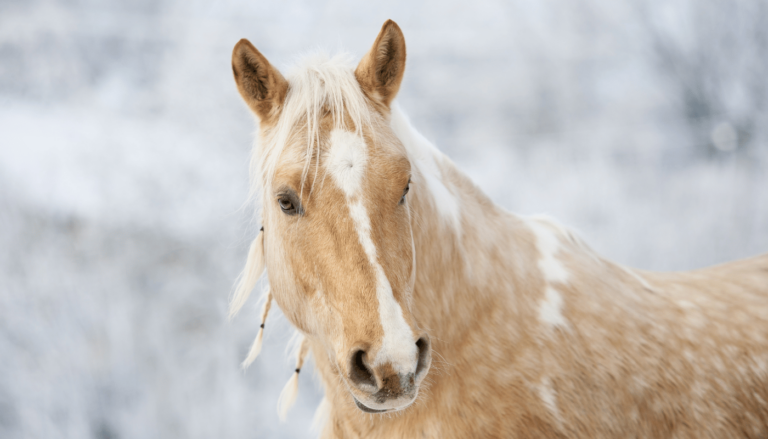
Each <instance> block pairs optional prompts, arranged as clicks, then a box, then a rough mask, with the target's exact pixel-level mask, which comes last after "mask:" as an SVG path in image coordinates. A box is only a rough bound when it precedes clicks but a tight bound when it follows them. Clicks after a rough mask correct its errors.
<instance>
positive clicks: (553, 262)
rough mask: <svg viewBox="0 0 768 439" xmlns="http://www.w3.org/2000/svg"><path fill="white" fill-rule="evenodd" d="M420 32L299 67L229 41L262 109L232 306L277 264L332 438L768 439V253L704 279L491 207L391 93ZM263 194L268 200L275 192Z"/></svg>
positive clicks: (275, 293) (278, 289) (284, 403)
mask: <svg viewBox="0 0 768 439" xmlns="http://www.w3.org/2000/svg"><path fill="white" fill-rule="evenodd" d="M405 60H406V48H405V37H404V35H403V33H402V31H401V29H400V27H399V26H398V25H397V24H396V23H394V22H393V21H391V20H390V21H387V22H386V23H384V25H383V26H382V28H381V31H380V32H379V34H378V36H377V37H376V39H375V41H374V43H373V46H372V47H371V49H370V51H368V52H367V54H366V55H364V56H363V58H362V59H361V60H360V61H359V63H357V65H355V64H354V63H353V62H352V61H351V60H350V58H349V57H348V56H343V55H340V56H335V57H328V56H314V57H309V58H307V59H305V60H304V61H302V62H300V63H299V64H298V65H297V66H296V67H294V68H293V70H292V71H291V72H290V74H289V75H288V79H286V78H285V77H284V76H283V75H282V74H281V73H280V72H279V71H278V70H277V69H276V68H275V67H273V66H272V64H270V63H269V61H268V60H267V59H266V57H264V55H262V53H261V52H259V51H258V50H257V49H256V48H255V47H254V46H253V45H252V44H251V43H250V42H249V41H248V40H245V39H243V40H240V41H239V42H238V43H237V45H236V46H235V47H234V50H233V53H232V69H233V73H234V79H235V83H236V85H237V89H238V91H239V93H240V95H241V96H242V98H243V100H244V101H245V103H246V105H247V107H248V108H249V109H250V110H251V111H252V113H253V114H254V115H255V118H256V121H257V122H258V126H259V129H258V134H257V142H256V144H255V146H254V150H253V154H252V159H251V173H252V174H251V175H252V186H253V193H254V194H256V196H257V197H261V198H260V199H261V208H260V210H257V218H260V220H261V224H262V229H261V231H260V232H259V233H258V235H257V237H256V239H255V240H254V241H253V243H252V245H251V247H250V250H249V253H248V258H247V261H246V266H245V269H244V271H243V274H242V275H241V277H240V281H239V283H238V284H237V287H236V289H235V292H234V295H233V299H232V302H231V308H230V310H231V313H230V314H231V315H234V314H235V313H237V311H238V310H239V309H240V308H241V307H242V306H243V304H244V303H245V302H246V299H247V298H248V295H249V294H250V292H251V290H252V289H254V286H255V284H256V283H257V280H258V279H259V277H260V276H261V275H262V273H263V272H264V271H266V272H267V273H268V278H269V290H268V292H267V293H266V296H267V299H266V302H265V305H264V309H263V312H262V323H261V329H260V330H259V334H258V336H257V338H256V341H255V342H254V343H253V346H252V347H251V350H250V352H249V354H248V357H247V359H246V360H245V362H244V366H247V365H248V364H250V363H251V362H252V361H253V360H254V359H255V358H256V356H257V355H258V353H259V351H260V349H261V341H262V337H263V331H264V324H265V321H266V318H267V313H268V311H269V307H270V306H271V303H272V302H273V301H274V302H275V303H276V304H277V305H278V306H279V307H280V309H281V310H282V312H283V313H284V314H285V317H286V318H287V320H288V321H289V322H290V323H291V324H292V325H293V326H295V328H296V329H297V331H298V333H299V334H300V336H301V341H300V342H299V348H298V359H297V365H296V370H295V372H294V374H293V376H292V377H291V380H290V381H289V383H288V384H287V385H286V388H285V389H284V390H283V393H282V394H281V395H280V400H279V404H280V410H281V413H282V414H283V415H284V414H285V411H286V410H287V408H288V407H289V406H290V404H291V403H292V401H293V399H294V398H295V394H296V386H297V380H298V376H299V372H300V371H301V367H302V365H303V363H304V359H305V358H306V357H307V356H308V355H310V354H311V355H312V356H313V358H314V362H315V367H316V369H317V372H318V374H319V376H320V377H321V380H322V383H323V386H324V391H325V397H324V399H323V402H322V403H321V408H320V409H318V416H319V419H320V422H321V436H322V437H323V438H388V437H398V438H409V437H414V438H415V437H418V438H467V437H473V438H497V437H505V438H514V437H520V438H536V437H547V438H615V437H636V438H704V437H708V438H727V437H748V438H766V437H768V254H766V255H762V256H758V257H753V258H751V259H745V260H740V261H736V262H730V263H727V264H723V265H719V266H715V267H711V268H706V269H700V270H695V271H689V272H670V273H659V272H650V271H643V270H639V269H633V268H629V267H626V266H623V265H620V264H617V263H614V262H611V261H609V260H607V259H606V258H603V257H601V256H600V255H598V254H597V253H596V252H595V251H593V250H592V249H591V248H590V247H589V246H588V245H587V244H586V243H585V242H584V240H582V239H581V238H580V237H579V236H578V235H577V234H575V233H573V232H572V231H570V230H569V229H567V228H566V227H564V226H562V225H560V224H559V223H557V222H556V221H554V220H552V219H550V218H548V217H541V216H520V215H514V214H512V213H509V212H507V211H505V210H504V209H502V208H501V207H499V206H497V205H496V204H494V202H493V200H492V199H490V198H489V197H488V196H486V195H485V194H484V193H483V192H482V191H481V190H480V189H478V187H477V186H475V185H474V184H473V183H472V181H470V180H469V179H468V178H467V177H466V176H465V175H464V174H463V173H462V172H461V171H460V170H459V169H458V168H457V167H456V166H455V165H454V164H453V163H452V162H451V161H450V160H449V159H448V158H447V157H446V156H445V155H443V154H442V153H441V152H439V151H438V149H436V148H435V147H434V146H433V145H432V144H431V143H430V142H429V141H427V140H426V139H425V138H424V137H423V136H422V135H420V134H419V133H418V132H417V131H416V130H415V129H414V128H413V127H412V126H411V124H410V122H409V121H408V119H407V117H406V116H405V114H404V113H403V112H402V110H401V109H400V108H399V107H398V105H397V104H396V103H395V102H394V99H395V97H396V95H397V93H398V90H399V88H400V84H401V81H402V79H403V75H404V68H405ZM256 204H257V205H258V203H256Z"/></svg>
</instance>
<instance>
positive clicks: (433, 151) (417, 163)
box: [391, 105, 461, 233]
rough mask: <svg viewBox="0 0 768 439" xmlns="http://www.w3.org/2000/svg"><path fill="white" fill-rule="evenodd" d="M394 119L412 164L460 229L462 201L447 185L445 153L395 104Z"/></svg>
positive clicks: (394, 127)
mask: <svg viewBox="0 0 768 439" xmlns="http://www.w3.org/2000/svg"><path fill="white" fill-rule="evenodd" d="M391 120H392V121H391V127H392V131H394V132H395V135H396V136H397V138H398V139H400V142H402V144H403V146H405V150H406V152H407V153H408V159H409V160H410V161H411V164H412V165H413V166H414V167H415V168H416V169H418V171H419V174H420V175H422V176H423V177H424V180H425V181H426V183H427V189H428V190H429V193H430V194H431V195H432V199H433V201H434V203H435V206H436V207H437V210H438V212H439V213H440V216H441V217H442V218H445V219H446V220H448V221H449V222H450V224H451V225H452V226H453V228H454V230H455V231H456V232H457V233H459V232H461V210H460V209H459V201H458V200H457V199H456V196H454V195H453V193H452V192H451V190H450V188H449V187H448V185H446V183H445V181H444V179H443V173H442V171H441V170H440V166H439V162H440V160H442V159H443V154H442V153H441V152H440V151H439V150H438V149H437V148H435V146H434V145H432V144H431V143H430V142H429V141H428V140H427V139H425V138H424V136H422V135H421V134H420V133H419V132H418V131H416V130H415V129H414V128H413V127H412V126H411V124H410V123H409V122H408V119H407V118H406V117H405V114H403V112H402V111H400V108H399V107H397V106H396V105H395V106H393V107H392V119H391Z"/></svg>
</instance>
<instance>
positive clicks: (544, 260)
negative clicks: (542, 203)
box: [528, 220, 570, 328]
mask: <svg viewBox="0 0 768 439" xmlns="http://www.w3.org/2000/svg"><path fill="white" fill-rule="evenodd" d="M528 225H529V226H530V228H531V230H532V231H533V234H534V235H535V236H536V248H537V249H538V251H539V263H538V265H539V270H541V274H542V276H543V277H544V281H545V282H546V284H547V285H546V287H545V290H544V299H543V300H542V301H541V303H540V304H539V320H541V321H542V322H543V323H546V324H548V325H550V326H552V327H561V328H568V327H569V325H568V321H567V320H566V319H565V317H563V313H562V310H563V296H562V295H561V294H560V292H559V291H557V290H556V289H554V288H553V287H552V286H551V284H552V283H565V282H567V281H568V277H569V276H570V273H568V270H566V269H565V266H564V265H563V263H562V262H560V260H559V259H557V258H556V257H555V255H556V254H557V252H558V251H559V250H560V240H559V239H558V237H557V235H556V233H555V232H554V231H552V230H551V229H549V227H547V226H546V225H543V224H541V223H540V222H538V221H537V220H531V221H529V222H528Z"/></svg>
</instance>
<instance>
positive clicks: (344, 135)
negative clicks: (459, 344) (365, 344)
mask: <svg viewBox="0 0 768 439" xmlns="http://www.w3.org/2000/svg"><path fill="white" fill-rule="evenodd" d="M367 163H368V154H367V150H366V145H365V142H364V141H363V139H362V138H361V137H360V136H358V135H356V134H354V133H351V132H348V131H343V130H333V131H331V148H330V153H329V155H328V159H327V162H326V168H327V170H328V173H329V174H331V176H332V177H333V180H334V181H335V182H336V185H337V186H338V187H339V188H340V189H341V190H342V192H344V195H345V196H346V199H347V205H348V206H349V214H350V217H351V218H352V221H353V222H354V224H355V231H357V236H358V239H359V240H360V244H361V245H362V246H363V250H365V254H366V256H368V261H369V262H370V264H371V267H373V270H374V273H375V274H376V298H377V299H378V302H379V317H380V319H381V326H382V328H383V330H384V339H383V340H382V346H381V349H380V350H379V352H378V355H377V356H376V358H375V359H374V361H373V363H374V365H378V364H383V363H387V362H390V363H391V364H392V366H393V367H394V368H395V370H397V371H398V372H401V373H408V372H413V370H411V368H412V366H414V360H415V359H416V350H417V349H416V344H415V343H414V342H413V331H411V327H410V326H408V324H407V323H406V322H405V318H404V317H403V310H402V308H400V304H398V303H397V301H396V300H395V296H394V294H392V286H391V285H390V283H389V279H387V276H386V274H385V273H384V269H383V268H382V267H381V264H379V262H378V257H377V254H376V246H375V245H374V243H373V240H372V239H371V221H370V218H369V217H368V211H367V209H366V208H365V205H364V204H363V199H362V183H363V177H364V175H365V168H366V165H367ZM401 368H402V370H400V369H401Z"/></svg>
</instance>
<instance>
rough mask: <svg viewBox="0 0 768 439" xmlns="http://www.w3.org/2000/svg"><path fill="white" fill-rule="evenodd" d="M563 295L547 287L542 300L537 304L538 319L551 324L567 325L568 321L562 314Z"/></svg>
mask: <svg viewBox="0 0 768 439" xmlns="http://www.w3.org/2000/svg"><path fill="white" fill-rule="evenodd" d="M562 307H563V296H561V295H560V293H559V292H558V291H557V290H556V289H554V288H552V287H549V286H548V287H547V289H546V290H545V292H544V300H542V301H541V304H539V319H540V320H541V321H542V322H545V323H549V324H550V325H552V326H560V327H563V328H567V327H568V322H567V321H566V320H565V317H563V314H562Z"/></svg>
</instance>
